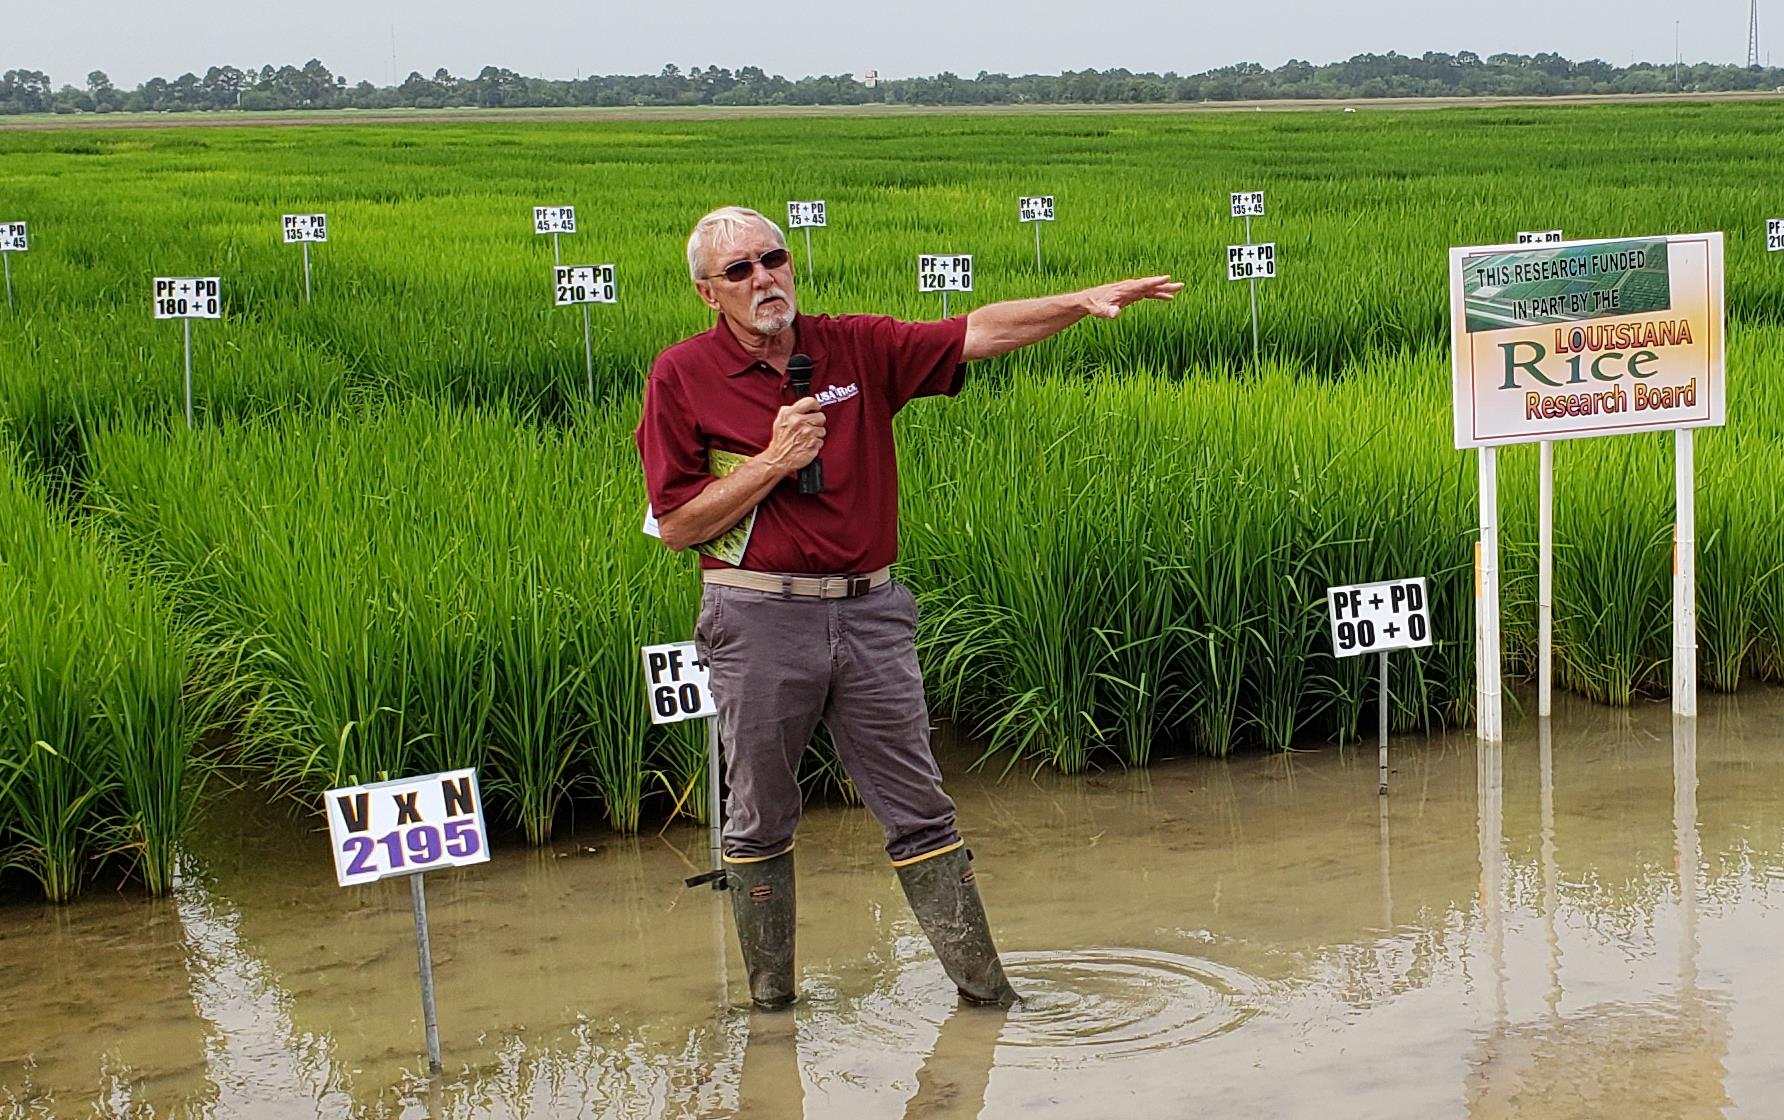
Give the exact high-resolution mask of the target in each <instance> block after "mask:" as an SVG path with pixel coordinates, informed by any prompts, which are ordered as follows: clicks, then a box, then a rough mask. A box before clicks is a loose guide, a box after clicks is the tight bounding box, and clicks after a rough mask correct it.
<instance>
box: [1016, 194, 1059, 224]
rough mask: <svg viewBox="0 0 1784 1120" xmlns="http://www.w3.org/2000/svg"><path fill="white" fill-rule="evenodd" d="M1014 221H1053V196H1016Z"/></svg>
mask: <svg viewBox="0 0 1784 1120" xmlns="http://www.w3.org/2000/svg"><path fill="white" fill-rule="evenodd" d="M1016 220H1017V221H1018V222H1023V223H1027V222H1051V221H1054V220H1055V210H1054V207H1053V196H1052V195H1050V194H1025V195H1018V196H1017V198H1016Z"/></svg>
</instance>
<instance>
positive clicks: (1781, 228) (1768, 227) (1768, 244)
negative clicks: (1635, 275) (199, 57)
mask: <svg viewBox="0 0 1784 1120" xmlns="http://www.w3.org/2000/svg"><path fill="white" fill-rule="evenodd" d="M19 224H20V225H23V224H24V223H22V222H21V223H19ZM4 228H5V227H3V226H0V229H4ZM1765 251H1766V252H1768V253H1784V218H1767V219H1766V220H1765Z"/></svg>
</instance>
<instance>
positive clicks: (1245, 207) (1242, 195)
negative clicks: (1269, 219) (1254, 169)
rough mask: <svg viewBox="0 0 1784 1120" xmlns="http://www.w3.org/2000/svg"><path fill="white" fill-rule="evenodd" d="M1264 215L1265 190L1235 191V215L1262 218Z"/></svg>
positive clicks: (1237, 216)
mask: <svg viewBox="0 0 1784 1120" xmlns="http://www.w3.org/2000/svg"><path fill="white" fill-rule="evenodd" d="M1263 216H1264V192H1263V191H1234V192H1233V217H1235V218H1261V217H1263Z"/></svg>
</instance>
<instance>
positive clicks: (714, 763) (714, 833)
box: [706, 716, 725, 889]
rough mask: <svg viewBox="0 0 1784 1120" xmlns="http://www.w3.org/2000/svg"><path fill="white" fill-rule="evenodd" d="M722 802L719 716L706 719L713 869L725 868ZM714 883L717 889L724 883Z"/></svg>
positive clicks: (708, 839) (708, 822)
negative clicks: (720, 795)
mask: <svg viewBox="0 0 1784 1120" xmlns="http://www.w3.org/2000/svg"><path fill="white" fill-rule="evenodd" d="M723 813H724V810H723V808H722V802H721V799H720V797H719V717H717V716H712V717H710V718H709V719H707V721H706V846H707V849H708V854H709V855H710V856H711V859H712V869H713V870H714V871H723V870H724V869H725V851H724V835H723V820H722V817H723ZM722 882H723V881H722V880H721V881H720V883H719V884H714V887H715V889H716V888H717V887H718V886H719V885H721V884H722Z"/></svg>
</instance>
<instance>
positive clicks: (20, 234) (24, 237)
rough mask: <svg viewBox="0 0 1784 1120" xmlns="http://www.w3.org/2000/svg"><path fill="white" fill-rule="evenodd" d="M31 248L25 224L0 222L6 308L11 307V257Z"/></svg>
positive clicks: (29, 235)
mask: <svg viewBox="0 0 1784 1120" xmlns="http://www.w3.org/2000/svg"><path fill="white" fill-rule="evenodd" d="M30 248H31V231H30V229H29V228H28V223H25V222H0V268H3V269H4V270H5V273H6V306H7V307H11V306H12V255H13V254H14V253H23V252H25V251H27V250H29V249H30Z"/></svg>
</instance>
